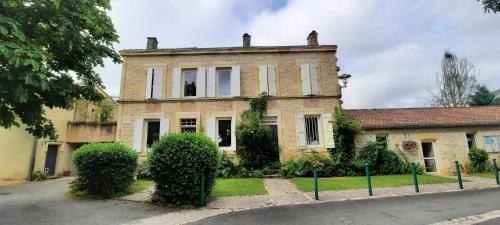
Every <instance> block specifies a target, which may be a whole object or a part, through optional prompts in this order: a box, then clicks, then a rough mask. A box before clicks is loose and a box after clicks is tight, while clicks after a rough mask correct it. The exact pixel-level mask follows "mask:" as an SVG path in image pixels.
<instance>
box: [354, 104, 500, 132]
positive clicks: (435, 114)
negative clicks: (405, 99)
mask: <svg viewBox="0 0 500 225" xmlns="http://www.w3.org/2000/svg"><path fill="white" fill-rule="evenodd" d="M346 111H347V114H348V115H349V116H351V117H352V118H355V119H357V120H359V121H361V123H362V124H363V127H364V128H365V129H398V128H450V127H477V126H499V127H500V106H483V107H457V108H399V109H349V110H346Z"/></svg>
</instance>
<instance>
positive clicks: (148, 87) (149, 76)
mask: <svg viewBox="0 0 500 225" xmlns="http://www.w3.org/2000/svg"><path fill="white" fill-rule="evenodd" d="M152 79H153V68H148V72H147V76H146V97H145V99H150V98H151V82H152Z"/></svg>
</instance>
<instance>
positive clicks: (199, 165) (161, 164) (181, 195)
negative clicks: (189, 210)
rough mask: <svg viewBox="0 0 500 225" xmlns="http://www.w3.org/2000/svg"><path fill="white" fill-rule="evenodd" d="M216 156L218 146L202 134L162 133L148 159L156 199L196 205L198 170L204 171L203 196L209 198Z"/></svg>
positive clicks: (197, 199)
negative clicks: (165, 134)
mask: <svg viewBox="0 0 500 225" xmlns="http://www.w3.org/2000/svg"><path fill="white" fill-rule="evenodd" d="M219 157H220V156H219V149H218V147H217V145H216V144H215V143H214V142H213V141H212V140H210V139H209V138H208V137H206V136H204V135H203V134H197V133H178V134H169V135H167V136H163V137H162V138H161V139H160V140H159V141H157V142H155V143H154V144H153V146H152V153H151V155H150V159H149V163H150V171H151V175H152V177H153V180H154V182H155V183H156V192H155V200H158V201H161V202H165V203H173V204H182V205H190V204H192V205H198V204H199V200H200V199H199V192H200V184H201V179H200V177H201V173H202V172H203V173H204V174H205V186H204V188H205V196H206V197H208V196H209V195H210V193H211V192H212V188H213V185H214V183H215V175H216V173H217V167H218V164H219V160H220V158H219Z"/></svg>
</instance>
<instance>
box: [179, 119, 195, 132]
mask: <svg viewBox="0 0 500 225" xmlns="http://www.w3.org/2000/svg"><path fill="white" fill-rule="evenodd" d="M195 132H196V119H194V118H191V119H181V133H195Z"/></svg>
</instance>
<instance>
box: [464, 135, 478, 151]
mask: <svg viewBox="0 0 500 225" xmlns="http://www.w3.org/2000/svg"><path fill="white" fill-rule="evenodd" d="M465 136H466V137H467V145H468V146H469V150H471V149H473V148H475V147H476V140H475V138H474V136H475V135H474V134H473V133H470V134H466V135H465Z"/></svg>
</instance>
